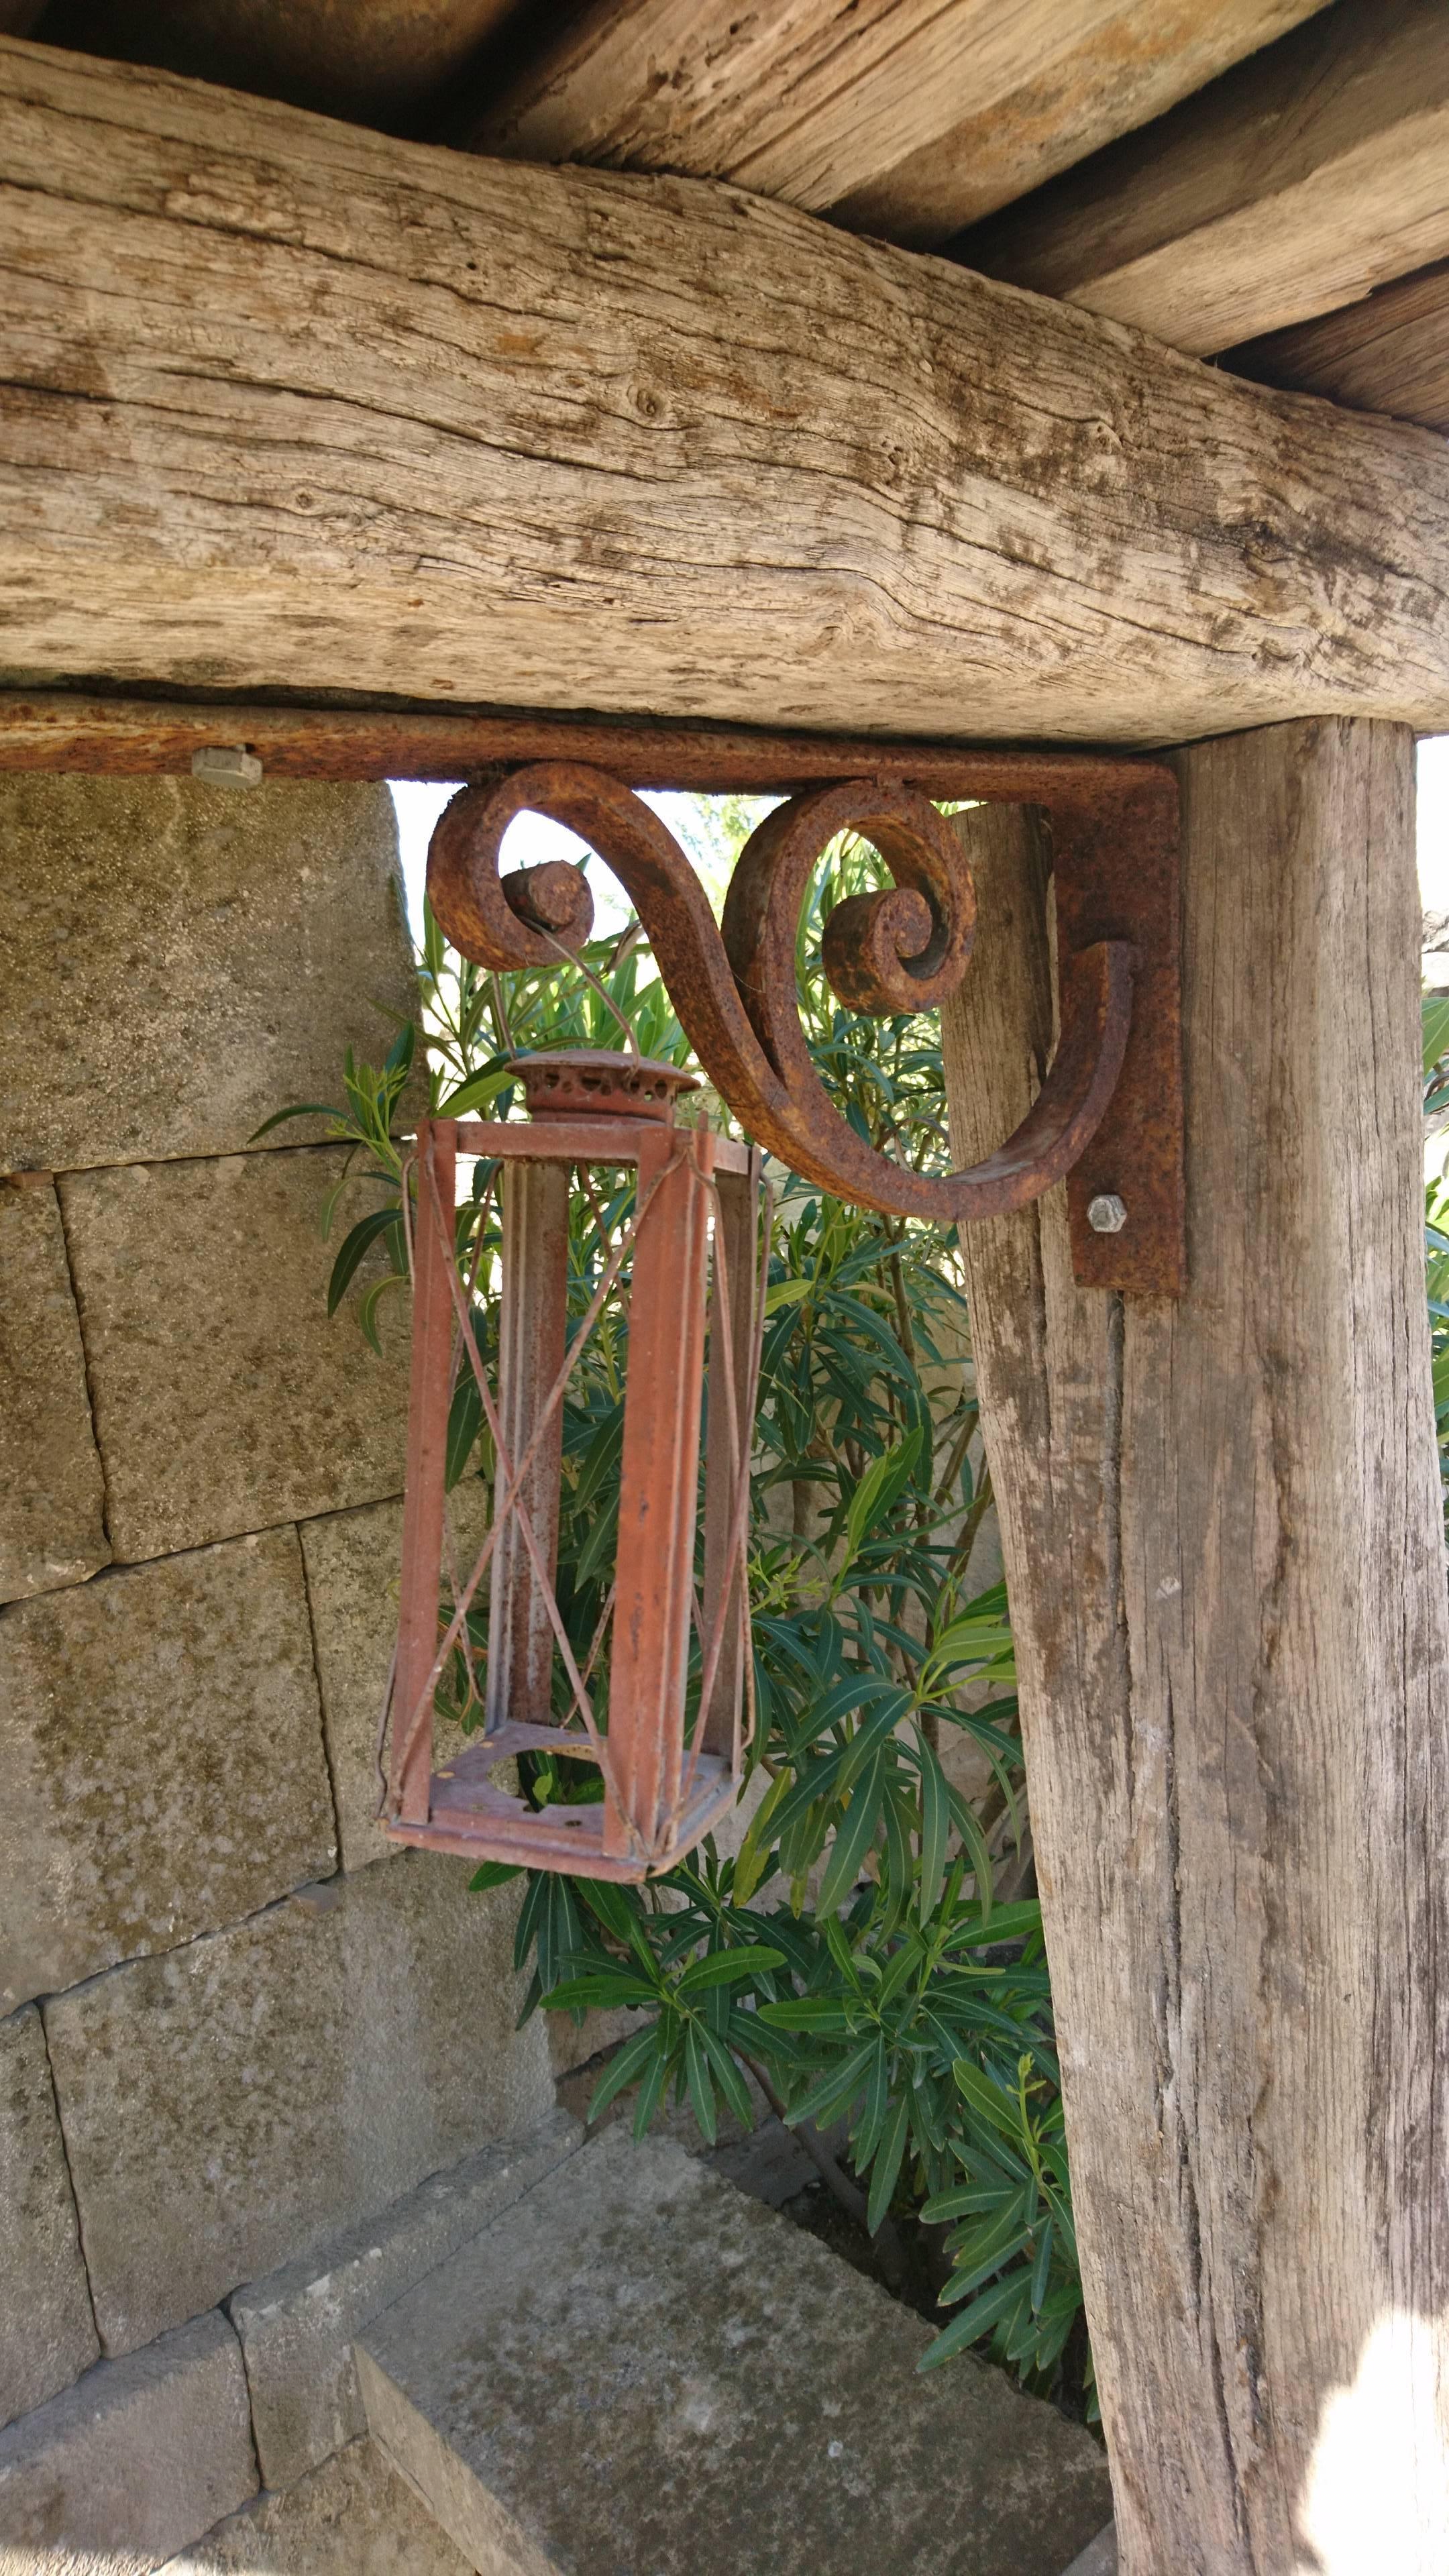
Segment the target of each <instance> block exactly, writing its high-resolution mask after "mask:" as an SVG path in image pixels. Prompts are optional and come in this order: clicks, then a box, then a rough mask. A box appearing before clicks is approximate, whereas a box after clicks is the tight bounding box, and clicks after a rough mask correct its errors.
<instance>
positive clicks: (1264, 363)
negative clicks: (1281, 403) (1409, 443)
mask: <svg viewBox="0 0 1449 2576" xmlns="http://www.w3.org/2000/svg"><path fill="white" fill-rule="evenodd" d="M1223 364H1224V365H1225V366H1227V367H1231V368H1232V370H1233V373H1234V374H1235V375H1244V376H1250V377H1252V378H1253V379H1254V381H1255V382H1256V383H1258V384H1263V385H1279V386H1282V387H1285V388H1286V389H1288V390H1290V391H1293V392H1302V393H1313V394H1327V395H1329V396H1331V398H1332V400H1333V401H1334V402H1340V403H1349V404H1351V405H1352V406H1353V407H1354V408H1355V409H1356V410H1359V411H1382V412H1392V413H1393V415H1394V416H1395V418H1396V419H1398V420H1416V421H1418V422H1420V423H1421V425H1422V426H1423V427H1424V428H1425V429H1438V430H1449V259H1441V260H1436V261H1435V262H1434V264H1433V266H1432V267H1430V268H1423V269H1419V270H1417V271H1416V272H1415V274H1414V275H1413V276H1412V277H1400V278H1396V279H1395V281H1394V283H1393V285H1392V286H1381V287H1379V288H1378V290H1377V292H1376V293H1375V294H1373V295H1369V296H1365V297H1364V299H1363V301H1362V302H1361V303H1359V304H1346V305H1344V306H1343V307H1342V309H1341V310H1340V311H1339V312H1337V313H1323V314H1320V315H1319V316H1318V318H1317V320H1316V321H1313V322H1299V323H1296V324H1295V325H1294V327H1293V328H1292V330H1289V331H1270V332H1268V333H1267V334H1266V336H1265V337H1264V338H1263V339H1261V340H1248V341H1245V342H1244V344H1243V346H1242V347H1241V348H1238V349H1229V350H1227V351H1225V352H1224V357H1223Z"/></svg>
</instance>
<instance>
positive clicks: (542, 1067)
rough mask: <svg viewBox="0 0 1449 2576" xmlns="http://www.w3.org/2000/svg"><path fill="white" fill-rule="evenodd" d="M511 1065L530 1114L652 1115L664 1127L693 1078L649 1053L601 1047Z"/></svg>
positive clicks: (695, 1085)
mask: <svg viewBox="0 0 1449 2576" xmlns="http://www.w3.org/2000/svg"><path fill="white" fill-rule="evenodd" d="M514 1069H515V1071H516V1072H517V1074H518V1077H519V1080H520V1081H521V1082H522V1084H523V1089H524V1096H525V1098H526V1099H527V1102H528V1114H529V1116H530V1118H588V1117H596V1118H654V1119H657V1120H659V1121H660V1122H661V1123H662V1124H664V1125H668V1124H669V1123H670V1122H671V1121H672V1119H673V1117H674V1104H675V1101H676V1099H677V1097H678V1095H679V1094H680V1092H682V1091H698V1090H699V1088H700V1082H699V1076H698V1075H697V1074H693V1073H686V1072H685V1070H684V1068H683V1067H682V1066H681V1065H677V1064H660V1063H658V1062H657V1061H656V1060H655V1058H653V1057H652V1056H645V1055H620V1054H617V1053H615V1052H613V1051H612V1050H610V1049H609V1048H607V1047H561V1048H560V1049H559V1050H558V1052H557V1053H556V1054H554V1055H521V1056H516V1057H515V1058H514Z"/></svg>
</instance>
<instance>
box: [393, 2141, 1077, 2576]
mask: <svg viewBox="0 0 1449 2576" xmlns="http://www.w3.org/2000/svg"><path fill="white" fill-rule="evenodd" d="M930 2340H931V2330H930V2328H929V2327H928V2326H927V2325H925V2324H924V2323H923V2322H922V2320H921V2319H920V2318H919V2317H917V2316H915V2315H914V2314H912V2313H911V2312H910V2311H909V2310H907V2309H905V2308H903V2307H900V2306H898V2305H897V2304H896V2302H895V2301H893V2300H891V2299H889V2298H887V2296H886V2295H885V2293H884V2291H882V2290H879V2289H877V2288H876V2287H875V2285H874V2283H872V2282H869V2281H865V2280H862V2279H861V2277H860V2275H859V2274H858V2273H856V2272H854V2271H852V2270H851V2269H850V2268H849V2267H848V2266H847V2265H846V2264H843V2263H842V2262H840V2260H839V2259H838V2257H837V2256H835V2255H833V2254H831V2253H829V2252H827V2250H826V2249H825V2247H824V2246H822V2245H819V2244H817V2243H816V2242H815V2240H814V2239H813V2238H812V2237H808V2236H806V2235H805V2234H803V2233H802V2232H801V2231H800V2230H799V2229H796V2228H794V2227H792V2226H791V2225H790V2222H789V2220H788V2219H784V2218H778V2217H776V2216H775V2214H774V2213H773V2212H772V2211H770V2210H767V2209H763V2208H761V2207H760V2206H759V2204H758V2203H757V2202H755V2201H752V2200H746V2199H744V2198H743V2197H742V2196H741V2195H740V2194H739V2193H738V2192H736V2191H733V2190H731V2188H730V2186H729V2185H728V2184H727V2183H724V2182H720V2181H718V2180H716V2179H715V2178H714V2177H713V2176H712V2175H710V2174H707V2173H706V2172H705V2171H704V2170H703V2169H702V2168H701V2166H700V2165H699V2164H698V2163H697V2162H696V2161H695V2160H694V2159H693V2158H691V2157H689V2156H687V2155H685V2154H684V2153H683V2151H682V2150H681V2149H680V2148H678V2147H675V2146H672V2145H669V2144H667V2143H666V2142H664V2141H662V2140H661V2141H655V2140H647V2141H646V2142H645V2143H644V2144H643V2145H642V2146H636V2145H635V2143H634V2141H633V2140H632V2139H631V2138H630V2137H629V2136H628V2135H627V2134H626V2133H625V2131H624V2130H623V2129H622V2128H615V2129H611V2130H609V2131H608V2132H607V2133H606V2134H605V2135H604V2136H602V2137H600V2138H598V2139H596V2140H595V2142H594V2143H593V2144H592V2145H591V2146H589V2147H586V2148H585V2149H584V2150H583V2152H582V2153H581V2154H580V2155H579V2156H577V2157H576V2158H574V2159H573V2160H572V2161H571V2162H570V2163H569V2164H567V2165H566V2166H564V2167H563V2168H562V2169H561V2170H560V2171H559V2172H558V2173H556V2174H554V2175H551V2176H550V2177H549V2178H548V2180H547V2181H545V2182H542V2183H540V2184H538V2185H537V2187H536V2188H535V2189H534V2190H533V2191H531V2192H530V2193H529V2194H528V2196H527V2198H526V2199H525V2200H523V2201H521V2202H520V2203H519V2204H518V2206H517V2207H516V2208H514V2209H511V2210H510V2211H509V2212H508V2214H507V2216H506V2217H505V2218H503V2219H501V2220H499V2221H495V2223H494V2224H493V2225H492V2226H490V2227H487V2228H485V2229H484V2230H483V2232H482V2234H481V2235H479V2236H477V2237H475V2238H474V2240H473V2242H472V2244H471V2245H469V2246H468V2247H466V2248H465V2249H464V2251H463V2252H462V2253H460V2254H458V2255H457V2256H455V2257H454V2258H453V2260H452V2261H451V2262H449V2263H447V2264H445V2265H443V2266H442V2267H441V2268H440V2270H438V2271H436V2272H434V2273H432V2274H431V2275H430V2276H429V2278H428V2279H427V2280H426V2281H423V2282H420V2283H419V2285H418V2287H417V2288H416V2289H414V2290H411V2291H409V2292H408V2294H407V2296H406V2297H405V2298H403V2299H400V2300H399V2301H398V2303H397V2305H396V2306H395V2307H393V2308H389V2309H388V2310H386V2311H385V2313H384V2314H383V2315H382V2316H381V2317H379V2318H378V2319H377V2320H376V2321H375V2322H374V2323H373V2324H372V2325H371V2326H369V2327H367V2328H366V2329H365V2330H364V2333H363V2335H362V2337H361V2338H360V2340H359V2344H358V2366H359V2373H360V2376H361V2380H362V2389H363V2396H364V2398H365V2400H366V2403H367V2412H368V2421H369V2423H370V2424H371V2427H372V2432H373V2437H374V2439H375V2440H376V2441H377V2442H378V2443H379V2444H380V2445H381V2447H382V2448H383V2449H384V2450H385V2451H386V2452H387V2453H388V2455H389V2457H390V2458H391V2459H393V2460H394V2461H396V2463H397V2465H398V2466H399V2468H400V2469H401V2470H402V2471H403V2473H404V2474H405V2475H406V2476H407V2477H408V2478H409V2479H410V2480H411V2481H412V2483H413V2485H414V2486H416V2487H417V2488H418V2490H419V2492H420V2493H421V2494H422V2495H423V2496H424V2497H425V2498H426V2499H427V2501H428V2503H429V2505H430V2506H431V2508H432V2511H433V2512H434V2514H435V2515H436V2517H437V2519H438V2521H439V2522H440V2523H441V2524H442V2527H443V2529H444V2530H445V2531H446V2532H448V2533H449V2535H450V2537H451V2538H452V2539H453V2540H455V2541H456V2542H457V2544H458V2547H459V2548H460V2549H461V2550H462V2551H463V2553H464V2556H465V2557H470V2558H471V2560H472V2562H473V2564H474V2565H475V2566H477V2567H480V2568H486V2569H487V2570H488V2576H617V2571H618V2570H619V2569H621V2568H627V2569H630V2570H645V2569H647V2570H648V2576H698V2571H699V2570H701V2569H703V2568H708V2570H709V2571H710V2576H761V2571H762V2570H764V2569H768V2570H769V2571H770V2576H858V2571H859V2570H860V2569H861V2568H869V2569H870V2570H871V2571H872V2576H1061V2570H1062V2569H1063V2568H1064V2567H1065V2566H1066V2565H1067V2563H1068V2561H1069V2560H1070V2559H1071V2558H1072V2556H1073V2555H1074V2553H1075V2552H1077V2551H1078V2550H1080V2549H1081V2548H1082V2546H1083V2544H1084V2542H1086V2541H1087V2540H1088V2539H1089V2538H1090V2537H1091V2536H1092V2535H1093V2534H1094V2533H1095V2532H1097V2531H1099V2530H1100V2529H1101V2526H1102V2522H1103V2520H1104V2518H1105V2516H1106V2514H1107V2513H1108V2512H1109V2511H1110V2507H1111V2496H1110V2490H1109V2487H1108V2481H1107V2466H1106V2462H1105V2460H1104V2458H1103V2456H1102V2454H1101V2452H1100V2451H1099V2450H1098V2449H1097V2447H1096V2445H1095V2443H1094V2442H1093V2441H1092V2440H1091V2439H1090V2437H1089V2436H1088V2435H1087V2434H1086V2433H1085V2432H1084V2431H1083V2430H1082V2429H1081V2428H1080V2427H1079V2426H1077V2425H1072V2424H1068V2423H1066V2422H1064V2420H1063V2419H1062V2417H1061V2416H1060V2415H1058V2414H1057V2413H1056V2412H1055V2411H1054V2409H1052V2408H1051V2407H1049V2406H1045V2405H1042V2404H1040V2403H1039V2402H1037V2401H1036V2400H1034V2399H1032V2398H1029V2397H1023V2396H1021V2395H1020V2394H1019V2393H1018V2392H1017V2391H1016V2390H1015V2389H1014V2388H1013V2387H1012V2386H1011V2385H1010V2383H1009V2382H1008V2380H1007V2379H1006V2378H1005V2377H1004V2375H1003V2374H1002V2373H1001V2372H999V2371H995V2370H992V2369H990V2368H989V2367H988V2366H986V2365H985V2364H983V2363H980V2362H977V2361H974V2360H970V2359H963V2360H961V2361H959V2362H957V2363H956V2364H955V2365H954V2366H952V2367H951V2368H949V2369H947V2370H942V2371H937V2372H932V2373H931V2374H930V2375H929V2377H924V2378H923V2377H919V2376H918V2375H917V2371H916V2364H917V2362H918V2361H919V2359H920V2356H921V2354H922V2352H923V2351H924V2349H925V2347H926V2345H927V2344H928V2343H929V2341H930Z"/></svg>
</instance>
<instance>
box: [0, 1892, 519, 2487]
mask: <svg viewBox="0 0 1449 2576" xmlns="http://www.w3.org/2000/svg"><path fill="white" fill-rule="evenodd" d="M469 1876H470V1872H469V1868H468V1865H467V1863H466V1862H458V1861H454V1860H450V1859H444V1858H442V1857H441V1856H439V1855H438V1854H435V1853H431V1852H409V1853H405V1854H403V1855H401V1856H400V1857H399V1858H398V1859H397V1860H396V1861H394V1862H392V1863H391V1864H390V1865H389V1866H388V1867H387V1868H386V1869H364V1870H359V1871H357V1872H355V1873H353V1874H352V1875H351V1876H346V1877H338V1878H334V1879H331V1880H329V1881H326V1882H324V1883H323V1884H322V1885H320V1886H317V1887H314V1888H309V1889H306V1890H303V1891H301V1892H299V1893H298V1894H297V1895H296V1896H292V1897H288V1898H285V1899H284V1900H283V1901H282V1902H281V1903H279V1904H276V1905H272V1906H269V1907H268V1908H267V1909H266V1910H265V1912H263V1913H260V1914H255V1915H252V1916H251V1917H250V1918H249V1919H248V1920H247V1921H246V1922H243V1923H237V1924H234V1925H233V1926H232V1927H231V1928H230V1929H229V1930H227V1931H225V1932H216V1933H212V1934H209V1935H207V1936H206V1937H204V1938H203V1939H200V1940H196V1941H191V1942H188V1943H187V1944H186V1945H185V1947H183V1948H181V1949H177V1950H172V1951H169V1952H167V1953H166V1954H165V1955H164V1956H162V1957H159V1958H152V1959H136V1960H132V1961H130V1962H129V1963H128V1964H127V1965H126V1966H125V1967H119V1968H113V1969H112V1970H111V1971H110V1972H109V1974H108V1975H106V1976H101V1977H93V1978H91V1979H90V1981H89V1982H88V1983H87V1984H85V1985H83V1986H78V1987H76V1988H74V1989H73V1990H72V1991H71V1992H70V1993H69V1994H64V1995H58V1996H56V1997H55V1998H53V1999H52V2000H50V2001H48V2002H47V2004H46V2006H45V2023H46V2032H47V2036H48V2039H49V2043H50V2056H51V2064H52V2066H53V2068H54V2072H55V2084H56V2092H57V2095H58V2097H59V2101H60V2107H61V2117H62V2120H63V2122H64V2126H65V2137H66V2145H67V2148H68V2150H69V2155H70V2166H71V2175H72V2178H73V2181H74V2186H75V2194H76V2202H77V2206H78V2208H79V2211H80V2220H81V2229H82V2234H83V2238H84V2242H85V2249H86V2261H87V2264H88V2266H89V2270H90V2278H91V2289H92V2295H93V2297H94V2300H95V2308H96V2320H97V2324H98V2326H99V2329H100V2336H101V2344H102V2348H103V2349H104V2350H105V2351H107V2352H112V2353H115V2352H128V2351H131V2350H133V2349H134V2347H135V2346H136V2345H138V2344H142V2343H146V2342H148V2341H149V2340H150V2338H151V2337H152V2336H153V2335H156V2334H159V2333H161V2332H162V2331H163V2330H164V2329H165V2328H166V2327H168V2326H170V2325H173V2324H175V2323H177V2322H179V2320H180V2319H181V2318H183V2317H189V2316H194V2315H195V2314H197V2312H198V2311H199V2310H200V2309H202V2308H205V2307H208V2306H210V2305H211V2304H212V2302H213V2301H215V2300H217V2299H221V2298H224V2297H225V2296H226V2295H227V2293H228V2292H229V2291H231V2290H234V2289H235V2288H237V2286H238V2285H239V2284H240V2283H242V2282H244V2281H254V2280H256V2279H258V2278H259V2277H260V2276H261V2275H263V2274H265V2273H268V2272H271V2271H274V2270H276V2269H277V2268H278V2267H279V2266H280V2265H281V2264H284V2263H287V2262H290V2261H291V2260H293V2258H294V2257H297V2256H300V2255H303V2254H305V2253H307V2252H309V2251H311V2250H313V2249H315V2248H318V2247H320V2246H321V2245H323V2244H325V2242H326V2241H327V2239H328V2238H329V2237H331V2236H333V2235H335V2234H336V2233H337V2232H338V2231H339V2230H340V2229H341V2228H343V2227H346V2226H348V2225H349V2224H351V2223H352V2222H353V2221H354V2220H357V2219H362V2218H366V2217H369V2216H371V2215H373V2214H374V2213H376V2212H378V2211H381V2210H383V2209H385V2208H386V2207H387V2205H388V2203H389V2202H390V2201H393V2200H396V2199H397V2198H398V2196H399V2194H401V2193H403V2192H406V2191H410V2190H411V2189H412V2187H413V2186H414V2184H416V2183H418V2182H421V2181H422V2180H423V2178H424V2176H425V2175H428V2174H431V2173H436V2172H438V2171H439V2170H440V2169H441V2168H442V2167H444V2166H447V2165H453V2164H456V2163H457V2162H458V2161H459V2159H460V2158H461V2157H463V2156H466V2155H470V2154H472V2153H473V2152H474V2151H475V2150H476V2149H478V2148H479V2147H482V2146H486V2145H487V2144H488V2143H489V2142H490V2141H491V2140H493V2139H495V2138H505V2137H512V2136H515V2135H517V2134H518V2133H519V2132H521V2131H523V2130H526V2129H529V2128H531V2127H533V2126H534V2125H535V2124H536V2122H537V2121H538V2120H540V2119H541V2118H542V2117H543V2116H544V2114H545V2113H546V2112H547V2111H548V2110H550V2109H551V2108H552V2103H553V2088H552V2084H551V2081H550V2075H549V2065H548V2045H547V2041H546V2039H545V2036H544V2033H543V2030H542V2029H541V2027H540V2024H541V2022H542V2019H543V2016H542V2015H541V2014H536V2015H535V2016H534V2018H533V2020H532V2021H531V2022H529V2023H528V2024H527V2026H526V2028H525V2029H524V2030H522V2031H519V2032H515V2029H514V2024H515V2021H516V2019H517V2016H518V2011H519V2007H520V2005H521V2003H522V1999H523V1981H522V1980H521V1979H520V1978H519V1976H518V1975H517V1974H516V1972H515V1970H514V1966H513V1926H514V1919H515V1914H516V1892H515V1890H514V1889H512V1888H510V1887H504V1888H499V1889H495V1890H494V1891H492V1892H491V1893H490V1894H489V1895H487V1896H470V1895H469V1893H468V1879H469ZM213 2519H214V2517H213Z"/></svg>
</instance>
